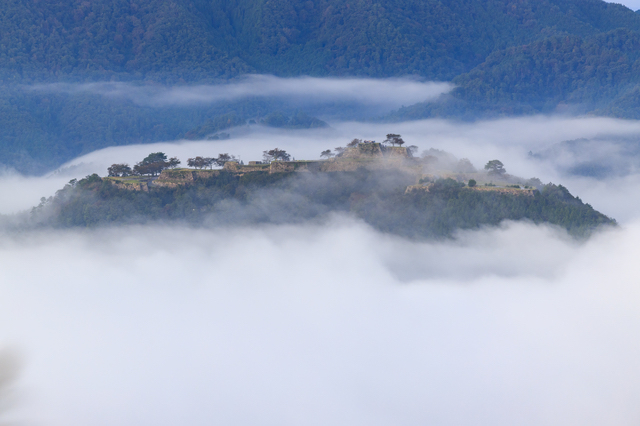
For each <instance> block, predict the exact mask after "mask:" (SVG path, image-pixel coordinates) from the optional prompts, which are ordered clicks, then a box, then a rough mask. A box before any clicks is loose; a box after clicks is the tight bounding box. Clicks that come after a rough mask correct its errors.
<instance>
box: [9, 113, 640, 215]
mask: <svg viewBox="0 0 640 426" xmlns="http://www.w3.org/2000/svg"><path fill="white" fill-rule="evenodd" d="M331 125H332V128H331V129H312V130H293V131H283V130H281V129H272V128H265V127H262V126H251V127H242V128H236V129H231V130H230V131H229V133H230V134H231V136H232V138H231V139H228V140H215V141H171V142H165V143H159V144H149V145H131V146H124V147H111V148H107V149H103V150H99V151H95V152H93V153H90V154H87V155H85V156H82V157H79V158H77V159H75V160H73V161H71V162H69V163H67V164H65V165H64V166H63V167H62V168H61V170H60V171H59V173H58V174H57V176H65V177H68V178H69V179H70V178H72V177H77V178H80V177H84V176H86V175H87V174H90V173H98V174H99V175H102V176H104V175H105V174H106V170H107V167H109V166H110V165H111V164H113V163H121V162H126V163H129V164H130V165H133V164H135V163H136V162H137V161H140V160H141V159H142V158H144V157H145V156H146V155H148V154H149V153H150V152H156V151H163V152H165V153H167V155H168V156H170V157H172V156H177V157H178V158H180V159H181V160H182V162H183V164H185V163H186V160H187V159H188V158H190V157H195V156H196V155H200V156H210V157H215V156H217V155H218V154H220V153H224V152H228V153H230V154H233V155H236V156H238V157H239V158H240V159H242V160H243V161H244V162H247V161H249V160H260V159H261V157H262V151H264V150H266V149H272V148H275V147H278V148H280V149H285V150H286V151H287V152H289V153H290V154H292V156H293V157H294V158H295V159H297V160H315V159H319V157H320V152H321V151H324V150H326V149H333V148H335V147H338V146H345V145H346V144H347V143H348V142H349V141H350V140H351V139H353V138H362V139H369V140H377V141H382V140H384V139H385V135H386V134H387V133H400V134H402V136H403V138H404V140H405V141H406V142H407V145H416V146H418V147H419V149H418V152H421V151H422V150H426V149H429V148H437V149H441V150H445V151H448V152H450V153H452V154H454V155H455V156H456V157H457V158H468V159H470V160H471V162H472V163H473V164H474V165H475V166H476V168H478V169H482V167H483V166H484V164H486V163H487V161H489V160H493V159H499V160H501V161H502V162H503V163H504V165H505V168H506V170H507V172H508V173H512V174H514V175H517V176H521V177H523V178H531V177H537V178H539V179H541V180H542V182H544V183H548V182H554V183H556V184H558V183H559V184H562V185H564V186H566V187H567V188H568V189H569V190H570V191H571V192H572V193H573V194H574V195H578V196H580V198H582V199H583V200H584V201H585V202H587V203H590V204H592V205H593V207H594V208H596V209H597V210H599V211H601V212H603V213H605V214H607V215H609V216H612V217H614V218H615V219H617V220H618V221H622V222H626V221H629V220H633V219H634V218H636V217H638V216H639V215H638V212H640V201H636V200H640V185H638V183H639V180H638V179H639V177H640V174H638V170H640V155H639V156H637V157H633V156H629V155H625V156H622V155H618V156H613V155H610V156H608V164H609V165H611V167H613V168H616V164H617V163H620V164H621V166H620V167H619V169H620V170H627V171H626V172H625V173H616V174H614V175H612V176H604V177H595V178H594V177H589V176H579V175H570V174H567V173H566V170H567V168H569V167H570V166H571V165H572V164H578V163H579V162H584V161H588V160H589V159H592V160H593V161H597V160H598V158H600V156H601V155H602V150H606V147H607V144H613V143H614V142H609V139H607V138H610V139H611V141H615V140H616V138H637V139H638V140H639V141H640V122H638V121H630V120H617V119H610V118H593V117H588V118H587V117H575V118H570V117H560V116H551V117H547V116H534V117H524V118H509V119H501V120H491V121H479V122H476V123H459V122H455V121H449V120H438V119H433V120H422V121H413V122H404V123H383V124H380V123H378V124H373V123H358V122H344V123H331ZM579 138H587V139H592V138H599V139H598V144H599V146H600V147H601V150H600V151H597V152H595V151H594V152H593V153H592V154H590V151H589V150H583V151H582V152H581V153H580V155H579V156H578V155H572V153H567V154H566V155H565V156H564V157H563V159H562V161H561V162H560V161H557V158H550V159H545V160H542V161H541V160H536V159H534V158H532V157H530V156H529V152H530V151H533V152H543V151H544V150H547V149H550V148H552V147H554V146H555V145H557V144H559V143H560V142H562V141H567V140H573V139H579ZM612 146H613V145H612ZM612 150H613V148H612ZM630 161H632V162H636V163H637V164H638V166H639V167H637V168H629V167H627V165H628V163H629V162H630ZM623 165H624V167H623ZM43 195H47V196H48V195H50V194H43ZM34 201H36V202H37V200H34ZM26 207H28V206H25V208H26ZM5 212H6V211H5ZM0 213H2V211H0Z"/></svg>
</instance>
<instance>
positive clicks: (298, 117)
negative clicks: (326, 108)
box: [260, 111, 329, 129]
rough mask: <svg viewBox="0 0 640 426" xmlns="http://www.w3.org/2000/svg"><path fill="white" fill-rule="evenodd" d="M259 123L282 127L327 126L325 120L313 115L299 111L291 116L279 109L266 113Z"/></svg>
mask: <svg viewBox="0 0 640 426" xmlns="http://www.w3.org/2000/svg"><path fill="white" fill-rule="evenodd" d="M260 123H261V124H264V125H266V126H269V127H278V128H282V129H316V128H322V127H328V126H329V125H328V124H327V123H326V122H324V121H322V120H320V119H318V118H315V117H309V116H308V115H307V114H305V113H303V112H300V111H299V112H297V113H296V114H294V115H292V116H291V117H289V116H287V115H286V114H284V113H282V112H281V111H276V112H273V113H271V114H269V115H267V116H266V117H265V118H264V119H262V120H261V121H260Z"/></svg>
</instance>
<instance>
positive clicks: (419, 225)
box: [31, 168, 615, 238]
mask: <svg viewBox="0 0 640 426" xmlns="http://www.w3.org/2000/svg"><path fill="white" fill-rule="evenodd" d="M413 182H414V177H413V176H411V175H408V174H405V173H403V172H401V171H376V172H373V171H369V170H366V169H364V168H361V169H359V170H357V171H355V172H332V173H319V174H312V173H300V174H287V173H275V174H269V173H268V172H253V173H246V174H244V175H237V174H232V173H228V172H221V173H220V174H219V175H217V176H214V177H210V178H204V179H199V180H196V181H195V183H194V184H191V185H183V186H178V187H175V188H167V187H151V189H150V190H149V191H148V192H143V191H132V190H127V189H118V188H117V187H116V186H114V185H113V184H112V183H111V182H110V181H108V180H103V179H101V178H100V177H98V176H97V175H92V176H88V177H87V178H85V179H82V180H81V181H79V182H77V183H75V182H71V183H70V184H69V185H67V186H65V188H64V189H62V190H60V191H58V192H57V193H56V196H55V197H53V198H50V199H49V200H48V201H46V200H45V201H43V203H42V204H41V205H40V206H38V207H36V208H34V209H33V211H32V212H31V223H32V224H34V225H35V226H54V227H75V226H81V227H87V226H89V227H90V226H99V225H109V224H122V223H144V222H147V221H150V220H151V221H153V220H174V221H187V222H189V223H192V224H195V225H205V226H208V225H229V224H235V225H240V224H259V223H300V222H303V221H306V220H313V219H318V218H322V217H325V216H326V215H327V214H328V213H331V212H342V213H349V214H353V215H355V216H356V217H358V218H361V219H362V220H364V221H366V222H367V223H369V224H370V225H372V226H374V227H375V228H377V229H379V230H381V231H384V232H390V233H393V234H397V235H401V236H405V237H409V238H442V237H447V236H451V235H452V234H453V233H454V232H455V231H456V230H459V229H475V228H478V227H481V226H485V225H498V224H499V223H500V222H502V221H503V220H529V221H532V222H534V223H550V224H555V225H558V226H561V227H563V228H565V229H567V230H568V231H569V232H570V233H571V234H573V235H576V236H585V235H588V234H589V233H590V232H591V231H592V230H593V229H594V228H596V227H597V226H600V225H612V224H615V221H613V220H612V219H610V218H608V217H606V216H605V215H603V214H601V213H599V212H597V211H595V210H594V209H593V208H592V207H591V206H589V205H588V204H584V203H582V201H581V200H580V199H579V198H576V197H573V196H572V195H571V194H570V193H569V191H568V190H567V189H566V188H564V187H562V186H556V185H551V184H549V185H547V186H545V187H544V189H543V190H542V191H541V192H538V191H535V192H534V194H533V195H527V194H524V193H523V195H514V194H509V193H503V192H499V191H480V190H474V189H470V188H468V187H464V184H460V183H458V182H456V181H454V180H452V179H441V180H439V181H437V182H435V183H434V184H433V185H432V186H431V187H430V189H429V191H424V190H415V191H411V192H408V193H406V192H405V188H406V187H407V185H410V184H412V183H413Z"/></svg>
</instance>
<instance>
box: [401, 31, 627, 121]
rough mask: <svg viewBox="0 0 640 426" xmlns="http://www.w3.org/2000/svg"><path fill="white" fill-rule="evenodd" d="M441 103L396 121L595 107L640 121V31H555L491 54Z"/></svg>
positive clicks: (408, 110) (459, 79) (426, 105)
mask: <svg viewBox="0 0 640 426" xmlns="http://www.w3.org/2000/svg"><path fill="white" fill-rule="evenodd" d="M453 82H454V83H455V84H456V85H457V87H456V88H455V89H454V91H453V92H452V93H451V94H450V95H447V96H444V97H443V98H442V99H441V102H437V103H423V104H418V105H413V106H411V107H407V108H404V109H403V110H401V111H398V112H397V113H395V114H394V115H393V116H394V117H396V118H401V119H407V118H422V117H428V116H460V115H461V114H468V115H469V116H472V117H473V116H476V114H478V113H480V112H481V111H482V112H483V113H484V114H490V115H491V114H494V115H495V114H501V113H515V114H518V113H530V112H554V111H560V112H565V111H564V110H565V109H569V110H573V111H574V112H580V113H583V112H596V113H600V114H605V115H614V116H617V117H625V118H640V102H638V91H639V90H640V87H639V86H638V85H639V84H640V33H638V32H635V31H629V30H626V29H617V30H613V31H609V32H606V33H602V34H597V35H595V36H591V37H584V38H582V37H577V36H570V35H565V36H555V37H550V38H548V39H545V40H540V41H536V42H533V43H531V44H528V45H523V46H517V47H512V48H509V49H505V50H501V51H497V52H494V53H492V54H491V55H489V57H488V58H487V59H486V60H485V62H483V63H482V64H480V65H478V66H477V67H476V68H474V69H473V70H471V71H470V72H468V73H465V74H461V75H459V76H457V77H456V78H454V80H453Z"/></svg>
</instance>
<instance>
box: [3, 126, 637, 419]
mask: <svg viewBox="0 0 640 426" xmlns="http://www.w3.org/2000/svg"><path fill="white" fill-rule="evenodd" d="M331 125H332V128H330V129H322V130H313V131H306V130H297V131H283V130H276V129H269V128H264V127H261V126H252V127H251V128H246V127H242V128H237V129H231V130H230V134H231V138H230V139H228V140H218V141H167V142H164V143H160V144H149V145H132V146H124V147H111V148H107V149H104V150H100V151H96V152H93V153H90V154H88V155H85V156H82V157H79V158H77V159H75V160H73V161H71V162H69V163H67V164H65V165H64V166H63V167H62V168H60V169H59V170H58V171H56V172H55V173H53V174H51V175H50V176H48V177H42V178H28V179H27V178H24V177H20V176H17V175H4V176H2V177H0V191H1V193H0V198H1V199H3V200H10V201H7V202H3V203H2V204H1V205H0V207H1V208H2V211H1V212H0V213H3V214H7V213H11V212H14V211H17V210H20V209H27V208H29V207H30V206H32V205H34V204H37V202H38V200H39V198H40V197H41V196H49V195H52V193H53V191H55V188H59V187H61V186H62V184H59V182H60V181H62V182H65V181H68V180H69V179H71V178H74V177H75V178H80V177H83V176H85V175H86V174H89V173H94V172H96V173H98V174H100V175H103V176H104V175H105V174H106V167H108V165H110V164H112V163H114V162H128V163H129V164H134V163H135V162H136V161H140V160H141V159H142V158H143V157H144V156H146V155H147V154H149V153H150V152H156V151H163V152H166V153H167V155H168V156H177V157H178V158H180V159H181V160H182V161H183V163H184V162H186V159H187V158H189V157H193V156H196V155H203V156H215V155H217V154H219V153H222V152H228V153H230V154H234V155H238V156H240V157H241V158H242V160H244V161H245V162H247V161H249V160H255V159H260V157H261V153H262V151H263V150H265V149H270V148H274V147H276V146H277V147H279V148H281V149H286V150H287V151H288V152H289V153H291V154H292V155H293V156H294V157H295V158H296V159H317V158H318V157H319V153H320V152H321V151H322V150H324V149H332V148H334V147H336V146H344V145H345V144H346V143H347V142H349V141H350V140H351V139H352V138H355V137H358V138H363V139H373V140H378V141H381V140H383V139H384V137H385V135H386V133H391V132H393V133H400V134H402V136H403V138H404V139H405V141H407V145H417V146H418V147H419V149H420V151H422V150H427V149H429V148H432V147H433V148H437V149H442V150H445V151H447V152H450V153H451V154H453V155H455V156H456V157H457V158H469V159H470V160H471V162H472V163H473V164H474V165H475V166H476V168H479V169H480V168H482V167H483V165H484V164H485V163H486V162H487V161H488V160H491V159H495V158H497V159H500V160H501V161H502V162H503V163H504V164H505V168H506V169H507V171H508V172H509V173H512V174H514V175H518V176H522V177H525V178H529V177H534V176H535V177H538V178H540V179H541V180H542V181H543V182H549V181H553V182H555V183H561V184H563V185H565V186H567V188H569V190H570V191H571V192H572V193H573V194H575V195H578V196H580V197H581V198H582V199H583V200H584V201H585V202H588V203H591V204H592V205H593V206H594V208H596V209H598V210H599V211H601V212H603V213H605V214H607V215H609V216H612V217H614V218H616V219H617V220H618V221H619V223H620V224H621V226H620V227H619V228H617V229H609V230H601V231H599V232H596V233H595V235H592V236H591V237H590V238H589V239H588V240H587V241H582V242H580V241H576V240H575V239H573V238H571V237H569V236H568V235H567V234H566V232H565V231H563V230H561V229H559V228H555V227H550V226H535V225H532V224H528V223H511V222H505V223H503V224H502V225H501V226H500V227H495V228H482V229H479V230H475V231H465V232H459V233H457V234H456V235H455V236H454V238H452V239H448V240H445V241H440V242H416V241H409V240H406V239H402V238H399V237H395V236H392V235H389V234H384V233H380V232H378V231H375V230H373V229H372V228H370V227H369V226H367V225H365V224H364V223H362V222H360V221H357V220H355V219H353V218H352V217H349V216H343V215H329V216H325V217H323V218H322V219H321V220H316V221H314V222H308V223H299V224H295V225H293V224H289V225H286V224H285V225H263V226H231V227H229V226H226V227H221V226H219V225H216V226H210V227H188V226H183V225H180V224H148V225H144V226H120V227H111V228H99V229H82V230H80V229H67V230H55V231H54V230H46V229H41V230H32V231H28V232H22V233H20V234H12V233H1V234H0V262H1V263H2V265H3V267H2V269H1V273H0V289H1V290H0V291H2V294H3V297H2V298H0V347H2V346H5V347H11V348H18V350H19V353H20V354H22V358H21V362H22V369H21V370H20V375H19V376H18V379H17V381H15V382H14V383H13V385H12V386H13V387H14V388H15V389H16V391H17V394H19V395H20V398H17V400H16V401H15V402H14V403H13V404H12V405H11V409H10V410H9V411H8V412H6V413H4V416H5V417H4V419H13V420H16V421H19V422H27V423H31V424H42V425H52V426H56V425H68V424H92V425H103V424H104V425H112V424H123V425H140V424H149V425H151V424H153V425H175V424H193V425H205V424H206V425H209V424H238V425H240V424H267V425H269V424H279V425H282V424H291V425H298V424H318V425H325V424H338V425H339V424H344V425H387V424H399V425H414V424H415V425H417V424H434V425H459V424H486V425H496V424H498V425H511V424H523V425H528V424H530V425H537V424H551V425H554V424H558V425H565V424H585V425H609V424H616V425H634V424H637V423H638V422H639V421H640V414H639V413H638V410H637V401H636V398H635V395H637V394H638V393H639V391H640V380H639V379H640V363H638V359H640V357H639V355H640V344H639V343H638V342H637V338H636V336H637V335H638V332H639V331H640V311H639V310H638V309H637V307H638V302H640V289H639V287H638V285H637V273H636V269H637V267H636V266H635V265H636V263H637V262H636V258H637V257H638V254H639V253H638V247H640V214H639V213H638V212H640V206H639V205H638V203H640V202H639V201H637V200H640V176H639V174H638V173H637V169H636V168H633V167H630V168H625V169H624V173H616V174H613V175H600V176H597V177H593V176H584V175H576V174H571V173H568V172H567V170H569V169H570V166H571V164H573V163H576V164H578V163H580V162H584V161H586V160H589V151H588V150H586V151H584V152H579V154H580V155H575V154H576V153H575V152H573V151H570V150H569V151H566V152H564V151H563V152H564V154H563V155H565V154H566V156H564V157H562V161H553V159H550V158H545V159H539V158H532V157H531V156H530V155H529V154H528V153H529V151H533V152H536V153H537V152H543V151H545V150H550V149H553V148H554V146H557V144H561V143H562V142H563V141H569V140H575V139H580V138H585V139H589V140H598V141H599V144H600V145H599V146H600V147H601V148H602V150H604V152H614V151H607V149H609V148H611V149H612V150H613V149H614V148H615V146H616V145H615V144H616V143H617V142H616V141H619V140H620V138H627V139H629V138H630V139H633V138H634V137H636V136H637V135H640V123H638V122H635V121H624V120H615V119H605V118H580V117H578V118H567V117H554V116H552V117H548V116H538V117H528V118H511V119H503V120H493V121H480V122H476V123H459V122H453V121H446V120H424V121H417V122H406V123H393V124H369V123H357V122H337V123H331ZM598 156H600V157H598ZM601 156H602V151H599V150H598V151H594V159H597V158H601ZM610 157H611V158H612V160H611V161H614V165H615V162H616V161H618V160H616V159H617V158H619V157H616V156H610ZM622 160H623V159H622V157H620V164H623V161H622ZM624 161H627V162H628V158H627V159H624ZM572 162H573V163H572ZM624 164H627V163H624ZM20 197H23V198H20ZM36 197H37V198H36ZM32 198H33V199H34V200H33V202H31V201H29V200H31V199H32ZM1 414H2V413H0V418H1Z"/></svg>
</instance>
